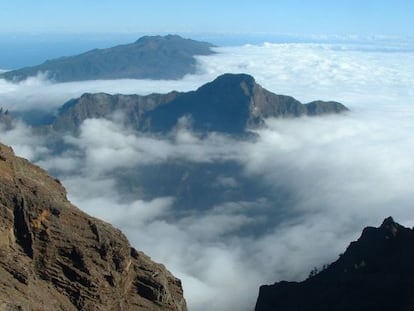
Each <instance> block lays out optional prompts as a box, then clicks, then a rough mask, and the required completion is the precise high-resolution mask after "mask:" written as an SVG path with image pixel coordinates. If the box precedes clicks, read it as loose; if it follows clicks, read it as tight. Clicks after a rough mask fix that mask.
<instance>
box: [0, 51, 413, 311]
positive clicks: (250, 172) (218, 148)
mask: <svg viewBox="0 0 414 311" xmlns="http://www.w3.org/2000/svg"><path fill="white" fill-rule="evenodd" d="M218 50H219V51H220V52H221V54H218V55H214V56H208V57H200V58H199V60H200V72H203V74H202V75H199V76H189V77H186V78H185V79H183V80H181V81H173V82H168V83H166V82H165V81H161V82H160V81H150V82H148V81H98V82H82V83H73V84H72V83H69V84H56V85H51V84H48V83H47V82H45V81H41V80H36V79H34V80H33V81H32V82H30V81H26V82H25V83H22V84H20V85H11V84H8V83H5V82H4V81H3V82H0V106H2V105H3V106H5V103H6V102H12V103H13V105H17V107H20V108H22V107H25V105H26V104H27V102H28V103H29V105H31V104H32V103H41V102H42V101H43V102H44V103H45V106H44V107H46V106H47V107H56V106H58V101H61V100H62V99H63V98H64V97H67V98H69V97H70V96H74V95H76V96H77V95H79V94H80V93H81V92H83V91H98V90H99V91H106V92H110V93H113V92H126V93H148V92H152V91H158V92H166V91H170V90H172V89H179V90H188V89H194V88H196V87H198V86H199V85H201V84H202V83H204V82H206V81H208V80H211V79H212V78H214V77H215V76H216V75H218V74H220V73H223V72H247V73H250V74H252V75H254V76H255V77H256V80H257V81H258V82H259V83H260V84H262V85H263V86H264V87H266V88H268V89H269V90H271V91H273V92H275V93H280V94H289V95H293V96H295V97H297V98H298V99H300V100H303V101H311V100H314V99H332V100H338V101H342V102H344V103H345V104H346V105H348V106H349V107H350V108H351V109H352V110H353V111H352V112H351V113H349V114H347V115H342V116H329V117H320V118H301V119H296V120H268V121H267V128H265V129H262V130H259V131H257V134H258V138H257V140H251V141H240V140H235V139H233V138H231V137H227V136H223V135H218V134H211V135H209V136H207V137H204V138H200V137H198V136H197V135H196V134H194V133H192V132H191V130H189V129H187V128H185V127H183V128H180V129H179V130H177V131H176V132H174V133H171V135H170V136H169V137H155V136H149V135H144V134H139V133H134V132H131V131H130V130H129V129H127V128H124V127H123V126H121V125H119V124H117V123H116V122H114V121H109V120H96V119H92V120H87V121H86V122H84V123H83V125H82V127H81V134H80V135H79V136H78V137H71V136H67V137H65V142H66V143H68V144H71V145H72V146H73V147H76V148H74V149H73V150H71V151H68V152H66V153H64V154H62V155H60V156H58V157H57V156H55V155H53V154H52V153H51V152H50V150H49V149H50V148H49V147H48V146H47V145H46V142H45V141H44V140H43V139H42V138H39V137H33V135H32V134H31V130H30V128H27V127H26V126H24V125H23V124H17V125H16V126H15V128H14V129H13V130H11V131H6V130H4V129H2V130H0V141H2V142H4V143H7V144H10V145H13V146H14V148H15V150H16V152H17V153H18V154H20V155H23V156H25V157H28V158H30V159H33V160H35V161H36V162H37V163H38V164H40V165H42V166H43V167H45V168H48V169H50V170H51V171H55V172H59V174H60V178H61V179H62V181H63V183H64V184H65V186H66V187H67V188H68V191H69V196H70V198H71V199H72V201H73V202H74V203H76V204H77V205H78V206H79V207H81V208H82V209H84V210H86V211H87V212H89V213H91V214H93V215H94V216H97V217H101V218H103V219H105V220H107V221H110V222H112V223H113V224H115V225H117V226H119V227H120V228H121V229H122V230H123V231H124V232H125V233H126V234H127V235H128V237H129V239H130V240H131V242H132V243H133V245H134V246H136V247H137V248H138V249H142V250H144V251H145V252H147V253H148V254H149V255H151V256H152V257H153V258H154V259H155V260H157V261H161V262H163V263H165V264H166V266H167V267H168V268H169V269H170V270H171V271H172V272H173V273H175V274H176V275H177V276H179V277H180V278H181V279H182V280H183V286H184V290H185V295H186V298H187V301H188V303H189V306H190V310H197V311H200V310H201V311H203V310H215V311H224V310H226V311H228V310H252V309H253V305H254V303H255V299H256V298H257V293H258V288H259V285H260V284H265V283H272V282H274V281H277V280H280V279H289V280H291V279H301V278H303V277H306V276H307V273H308V272H309V271H310V270H311V269H312V268H313V267H314V266H321V265H322V264H325V263H329V262H331V261H332V260H335V259H336V258H337V256H338V254H339V253H341V252H343V250H344V248H345V247H346V245H347V244H348V243H349V242H350V240H352V239H355V238H356V237H358V235H359V234H360V232H361V229H362V228H363V227H364V226H366V225H378V224H379V223H380V222H381V221H382V219H383V218H385V217H387V216H390V215H392V216H393V217H394V218H395V219H396V220H397V221H399V222H401V223H402V224H404V225H409V226H412V225H414V216H413V214H412V208H411V204H412V203H411V202H412V198H411V197H412V185H414V160H413V157H412V155H413V154H414V138H413V135H412V133H413V131H414V123H413V122H412V120H413V118H414V85H413V84H414V82H413V81H414V53H408V52H406V53H399V52H393V53H385V52H381V51H362V50H358V49H352V48H350V47H346V46H345V47H339V46H332V45H315V44H277V45H274V44H265V45H263V46H244V47H230V48H220V49H218ZM36 81H37V82H36ZM36 83H40V85H37V86H35V84H36ZM129 83H130V84H129ZM47 94H50V97H48V96H49V95H47ZM14 96H16V97H15V98H14ZM12 98H13V99H12ZM26 101H27V102H26ZM20 108H18V109H20ZM168 160H186V161H191V162H196V163H214V162H216V161H221V160H232V161H236V162H237V163H240V164H241V167H242V170H243V173H244V174H245V175H246V176H250V177H251V178H256V179H257V180H261V181H265V182H266V183H267V184H268V185H269V186H270V187H273V189H274V191H277V190H278V189H279V186H280V184H281V183H283V185H284V187H287V188H288V189H290V190H291V191H292V193H294V196H295V197H294V200H292V205H291V206H290V210H291V211H292V212H293V215H292V217H290V218H287V219H284V220H283V221H282V222H281V223H279V224H278V225H277V226H275V227H272V228H267V230H266V231H264V232H262V233H261V234H253V233H249V232H245V234H240V232H243V229H244V228H248V227H249V226H250V225H252V224H255V223H257V224H261V222H262V221H263V219H261V218H260V217H263V215H268V217H272V216H271V215H272V213H271V212H272V211H271V210H269V211H268V212H267V210H266V209H269V208H270V209H271V207H269V206H268V205H266V204H263V202H262V201H261V200H260V198H258V200H257V201H255V202H225V203H223V204H221V205H220V206H212V207H211V208H210V209H208V210H202V211H197V210H196V209H195V210H194V212H192V213H189V214H185V215H183V216H180V217H174V210H173V209H172V206H173V203H174V199H175V198H174V197H159V198H154V199H152V200H144V199H143V198H141V197H139V195H137V197H136V198H134V199H133V200H126V199H125V198H124V195H123V194H122V193H120V192H119V191H118V190H116V189H117V188H116V183H117V181H116V178H115V177H114V175H113V173H114V172H115V171H117V170H118V169H128V168H133V167H136V166H137V165H148V164H155V163H164V162H165V161H168ZM237 183H238V181H237V179H235V178H234V177H233V176H218V178H217V181H216V184H217V187H227V188H229V189H230V188H233V187H237Z"/></svg>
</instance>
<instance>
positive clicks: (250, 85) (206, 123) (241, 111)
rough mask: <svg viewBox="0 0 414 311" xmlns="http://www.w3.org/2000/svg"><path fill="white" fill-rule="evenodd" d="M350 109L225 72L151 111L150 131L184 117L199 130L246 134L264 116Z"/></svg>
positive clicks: (171, 126) (333, 111)
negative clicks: (305, 98)
mask: <svg viewBox="0 0 414 311" xmlns="http://www.w3.org/2000/svg"><path fill="white" fill-rule="evenodd" d="M347 110H348V109H347V108H346V107H345V106H344V105H342V104H340V103H336V102H323V101H318V102H313V103H310V104H302V103H300V102H299V101H298V100H296V99H295V98H293V97H291V96H285V95H277V94H274V93H272V92H270V91H268V90H266V89H264V88H262V87H261V86H260V85H259V84H257V83H256V82H255V79H254V78H253V77H252V76H250V75H248V74H231V73H227V74H223V75H221V76H219V77H217V78H216V79H215V80H214V81H212V82H210V83H207V84H205V85H203V86H201V87H200V88H199V89H197V90H196V91H193V92H189V93H186V94H182V95H181V96H179V97H177V98H176V99H174V100H173V101H172V102H171V103H169V104H168V105H164V106H159V107H157V108H156V109H154V110H152V111H148V112H147V113H146V114H145V115H144V117H146V118H147V122H146V126H147V128H146V129H147V130H151V131H161V132H165V131H169V130H171V129H172V128H173V127H174V126H175V125H176V124H177V121H178V120H179V119H180V118H182V117H185V116H187V117H189V118H191V120H192V124H193V128H194V129H196V130H199V131H206V130H207V131H217V132H227V133H231V134H242V133H245V132H246V130H248V129H249V128H254V127H257V126H258V125H261V124H263V122H264V119H265V118H269V117H275V118H286V117H300V116H303V115H309V116H314V115H322V114H328V113H340V112H343V111H347Z"/></svg>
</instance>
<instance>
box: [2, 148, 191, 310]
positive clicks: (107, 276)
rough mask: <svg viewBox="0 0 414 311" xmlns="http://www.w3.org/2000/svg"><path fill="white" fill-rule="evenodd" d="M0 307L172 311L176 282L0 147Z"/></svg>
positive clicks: (180, 304) (179, 304)
mask: <svg viewBox="0 0 414 311" xmlns="http://www.w3.org/2000/svg"><path fill="white" fill-rule="evenodd" d="M0 310H177V311H185V310H187V308H186V303H185V300H184V298H183V291H182V288H181V283H180V280H178V279H177V278H175V277H174V276H173V275H172V274H171V273H170V272H168V271H167V270H166V269H165V267H164V266H162V265H160V264H156V263H154V262H152V261H151V260H150V258H149V257H147V256H146V255H145V254H143V253H142V252H139V251H137V250H135V249H134V248H132V247H131V246H130V244H129V243H128V241H127V239H126V238H125V236H124V235H123V234H122V233H121V232H120V231H119V230H117V229H115V228H113V227H112V226H111V225H109V224H107V223H104V222H102V221H100V220H97V219H95V218H92V217H90V216H88V215H86V214H85V213H83V212H82V211H80V210H79V209H77V208H76V207H74V206H73V205H71V203H70V202H69V201H68V200H67V199H66V193H65V189H64V188H63V187H62V185H61V184H60V182H59V181H58V180H54V179H52V178H50V177H48V176H47V174H46V173H45V171H43V170H42V169H40V168H38V167H36V166H34V165H32V164H31V163H29V162H28V161H26V160H24V159H21V158H18V157H16V156H15V155H14V154H13V151H12V150H11V149H10V148H9V147H6V146H4V145H2V144H0Z"/></svg>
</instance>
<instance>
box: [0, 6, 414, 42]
mask: <svg viewBox="0 0 414 311" xmlns="http://www.w3.org/2000/svg"><path fill="white" fill-rule="evenodd" d="M1 2H4V3H1ZM0 3H1V11H0V20H1V21H2V23H1V24H2V25H1V27H0V32H41V33H50V32H54V33H60V32H64V33H79V32H95V33H96V32H101V33H107V32H115V33H116V32H135V33H142V32H148V33H150V32H152V33H153V32H160V33H161V32H177V33H185V32H195V33H270V34H292V35H310V34H331V35H332V34H335V35H347V34H358V35H392V36H409V37H413V36H414V19H413V18H412V17H413V16H414V1H412V0H376V1H373V0H348V1H345V0H340V1H332V0H309V1H307V0H302V1H299V0H257V1H251V0H249V1H246V0H237V1H235V0H227V1H224V0H221V1H220V0H210V1H197V0H181V1H171V0H151V1H136V0H117V1H115V0H99V1H98V0H83V1H82V0H71V1H67V0H61V1H56V0H38V1H32V0H14V1H4V0H0Z"/></svg>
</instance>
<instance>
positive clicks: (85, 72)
mask: <svg viewBox="0 0 414 311" xmlns="http://www.w3.org/2000/svg"><path fill="white" fill-rule="evenodd" d="M212 47H213V45H212V44H210V43H207V42H201V41H196V40H191V39H185V38H182V37H180V36H178V35H167V36H144V37H141V38H139V39H138V40H137V41H135V42H134V43H131V44H122V45H118V46H114V47H111V48H106V49H93V50H90V51H87V52H85V53H82V54H79V55H74V56H68V57H64V58H56V59H52V60H47V61H45V62H44V63H43V64H40V65H37V66H33V67H26V68H22V69H18V70H12V71H8V72H5V73H2V74H0V77H3V78H5V79H7V80H10V81H17V82H18V81H21V80H24V79H26V78H27V77H30V76H36V75H37V74H38V73H39V72H48V76H49V77H50V78H51V79H53V80H54V81H56V82H69V81H83V80H95V79H179V78H182V77H183V76H185V75H186V74H191V73H195V72H196V59H195V56H196V55H210V54H214V52H213V51H212V50H211V48H212Z"/></svg>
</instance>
